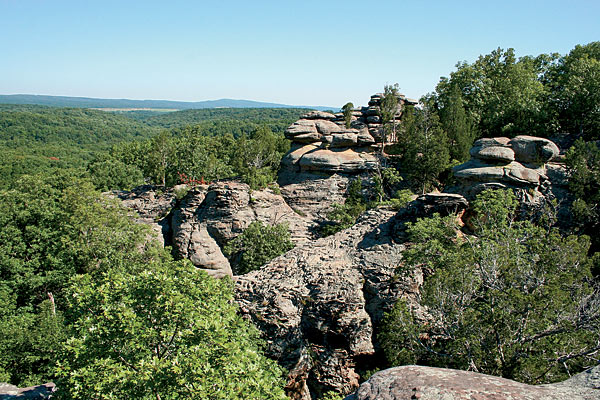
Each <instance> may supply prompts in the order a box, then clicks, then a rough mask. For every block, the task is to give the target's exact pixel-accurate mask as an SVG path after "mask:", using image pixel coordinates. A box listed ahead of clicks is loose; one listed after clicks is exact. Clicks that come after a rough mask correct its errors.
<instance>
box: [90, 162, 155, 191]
mask: <svg viewBox="0 0 600 400" xmlns="http://www.w3.org/2000/svg"><path fill="white" fill-rule="evenodd" d="M87 170H88V172H89V174H90V177H91V180H92V182H93V183H94V186H95V187H96V189H98V190H100V191H107V190H114V189H120V190H129V189H131V188H133V187H135V186H138V185H141V184H143V183H144V178H143V176H142V172H141V171H140V169H139V168H137V167H136V166H135V165H127V164H125V163H124V162H122V161H120V160H117V159H115V158H113V157H110V156H108V155H104V154H101V155H98V156H96V159H95V160H94V161H92V162H91V163H90V164H89V165H88V167H87Z"/></svg>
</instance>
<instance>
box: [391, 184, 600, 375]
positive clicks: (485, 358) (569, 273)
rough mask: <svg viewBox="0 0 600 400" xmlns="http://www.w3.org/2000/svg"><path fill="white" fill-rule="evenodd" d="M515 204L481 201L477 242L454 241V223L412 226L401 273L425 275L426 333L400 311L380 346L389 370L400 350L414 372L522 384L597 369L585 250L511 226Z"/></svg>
mask: <svg viewBox="0 0 600 400" xmlns="http://www.w3.org/2000/svg"><path fill="white" fill-rule="evenodd" d="M516 204H517V202H516V200H515V197H514V195H513V194H512V192H509V191H486V192H483V193H482V194H481V195H480V196H479V197H478V198H477V200H476V201H475V203H474V211H475V213H476V217H475V218H474V219H473V221H472V225H473V227H474V229H475V232H474V233H475V235H476V236H470V235H464V234H460V233H459V231H458V230H457V227H456V220H455V217H454V216H450V217H447V218H441V217H439V216H436V217H434V218H431V219H423V220H419V221H418V222H417V223H415V224H413V225H411V226H410V228H409V235H410V239H411V242H413V243H414V244H413V245H412V247H411V248H410V249H409V250H407V252H406V253H405V254H406V257H405V266H404V267H405V268H406V271H407V270H410V269H411V268H415V267H420V268H423V269H424V270H425V271H427V274H428V275H429V277H428V278H427V279H426V281H425V283H424V285H423V288H422V300H421V304H422V305H424V306H426V307H427V311H428V317H427V318H426V319H427V321H429V323H428V322H426V321H423V320H422V319H421V320H419V319H417V318H416V317H414V316H410V317H409V316H407V313H406V311H410V310H407V309H406V308H404V309H403V308H402V307H401V306H398V309H397V310H396V311H395V312H394V313H392V314H390V315H388V317H387V320H386V328H384V332H386V333H385V334H383V335H382V337H381V338H382V339H383V340H386V342H384V344H383V346H384V349H385V350H386V352H387V356H388V358H389V360H390V361H392V362H394V361H395V360H398V361H400V362H406V353H405V352H404V353H403V352H400V351H399V349H401V347H402V346H404V348H409V349H411V350H412V351H413V352H414V354H415V355H416V359H417V361H418V362H420V363H426V364H431V365H436V366H445V367H453V368H461V369H470V370H475V371H479V372H482V373H487V374H492V375H500V376H504V377H506V378H510V379H516V380H518V381H521V382H528V383H542V382H553V381H558V380H562V379H564V378H565V376H568V374H570V373H573V372H576V371H580V370H582V369H584V368H586V367H587V366H589V365H594V364H595V363H596V361H595V356H593V354H595V352H597V351H598V340H600V324H599V322H600V299H599V298H598V295H599V292H598V288H595V287H594V286H593V281H592V280H591V277H590V262H589V260H588V258H587V256H586V253H587V250H588V247H589V241H588V240H587V239H586V238H584V237H576V236H568V237H562V236H561V235H560V234H559V233H558V232H557V231H555V230H547V229H544V228H541V227H537V226H534V225H533V224H532V223H530V222H528V221H520V222H517V221H515V219H514V215H515V213H516ZM400 324H401V325H400ZM394 330H397V332H394ZM409 361H410V360H409ZM412 361H414V360H412ZM412 361H411V362H412Z"/></svg>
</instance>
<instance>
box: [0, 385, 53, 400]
mask: <svg viewBox="0 0 600 400" xmlns="http://www.w3.org/2000/svg"><path fill="white" fill-rule="evenodd" d="M54 390H55V385H54V383H52V382H50V383H44V384H43V385H38V386H30V387H26V388H19V387H18V386H15V385H10V384H8V383H0V400H11V399H15V400H17V399H18V400H25V399H38V400H42V399H49V398H51V397H52V396H51V395H52V393H53V392H54Z"/></svg>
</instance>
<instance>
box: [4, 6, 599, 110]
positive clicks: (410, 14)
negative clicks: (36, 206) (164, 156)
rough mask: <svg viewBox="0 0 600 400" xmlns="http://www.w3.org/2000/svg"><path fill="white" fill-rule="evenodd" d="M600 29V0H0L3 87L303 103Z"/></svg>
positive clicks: (416, 85) (326, 101) (369, 90)
mask: <svg viewBox="0 0 600 400" xmlns="http://www.w3.org/2000/svg"><path fill="white" fill-rule="evenodd" d="M596 40H600V1H598V0H593V1H592V0H589V1H588V0H585V1H584V0H581V1H577V0H573V1H564V0H563V1H554V0H545V1H538V0H521V1H513V0H504V1H493V2H490V1H483V0H480V1H460V0H455V1H435V0H432V1H419V0H413V1H412V2H407V1H403V0H396V1H386V0H383V1H374V2H368V1H364V0H363V1H348V0H347V1H326V0H321V1H313V0H303V1H293V0H288V1H260V0H255V1H248V0H246V1H228V0H220V1H215V0H211V1H201V0H199V1H178V0H170V1H153V0H145V1H127V0H121V1H112V0H104V1H91V0H90V1H86V0H78V1H67V0H0V94H16V93H27V94H49V95H65V96H86V97H103V98H132V99H168V100H185V101H199V100H211V99H219V98H236V99H248V100H259V101H269V102H278V103H285V104H294V105H325V106H336V107H340V106H341V105H343V104H344V103H346V102H347V101H352V102H353V103H354V104H355V105H360V104H366V102H367V101H368V98H369V96H370V95H371V94H373V93H375V92H377V91H381V90H382V88H383V86H384V85H385V84H386V83H396V82H397V83H398V84H399V85H400V89H401V91H402V92H403V93H405V94H406V95H407V96H409V97H415V98H418V97H420V96H421V95H423V94H425V93H427V92H430V91H432V90H433V89H434V88H435V85H436V83H437V82H438V80H439V78H440V76H447V75H449V73H450V72H451V71H453V70H454V66H455V65H456V63H457V62H458V61H462V60H465V61H468V62H473V61H474V60H476V59H477V57H478V56H479V55H480V54H487V53H489V52H490V51H492V50H493V49H495V48H497V47H501V48H508V47H513V48H514V49H515V50H516V53H517V55H518V56H523V55H537V54H540V53H548V52H558V53H561V54H565V53H567V52H569V50H570V49H572V48H573V47H574V46H575V45H576V44H585V43H589V42H591V41H596Z"/></svg>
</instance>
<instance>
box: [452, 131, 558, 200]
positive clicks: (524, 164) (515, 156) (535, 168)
mask: <svg viewBox="0 0 600 400" xmlns="http://www.w3.org/2000/svg"><path fill="white" fill-rule="evenodd" d="M470 154H471V159H470V160H469V161H468V162H466V163H464V164H461V165H458V166H456V167H454V170H453V172H454V176H455V177H456V179H457V180H458V181H459V185H458V186H456V187H453V188H450V189H448V191H451V192H454V193H460V194H463V195H464V196H465V197H467V198H468V199H469V200H471V199H473V198H475V196H477V194H479V193H480V192H482V191H483V190H485V189H488V188H511V189H514V190H515V192H516V194H517V197H518V199H519V200H520V201H521V203H522V204H523V205H524V207H525V208H527V209H528V210H529V211H531V210H532V209H536V208H540V207H541V206H543V205H544V204H545V202H546V201H547V200H549V199H553V198H558V199H562V198H564V197H565V196H566V183H567V181H566V172H565V168H564V165H562V163H561V162H560V157H559V154H560V152H559V148H558V146H556V144H554V143H553V142H552V141H550V140H548V139H544V138H539V137H533V136H516V137H514V138H513V139H509V138H505V137H496V138H483V139H479V140H477V141H475V143H474V144H473V147H472V148H471V150H470Z"/></svg>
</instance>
